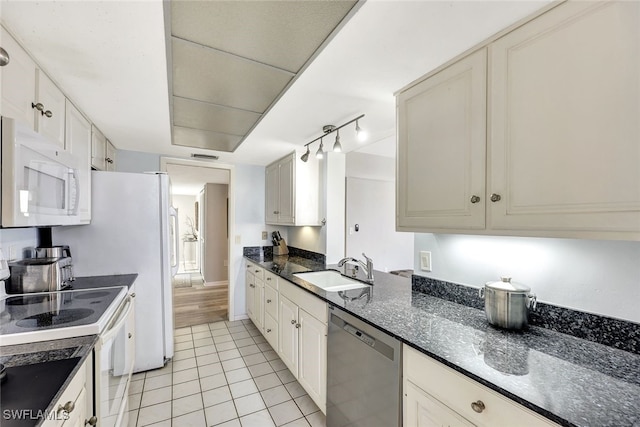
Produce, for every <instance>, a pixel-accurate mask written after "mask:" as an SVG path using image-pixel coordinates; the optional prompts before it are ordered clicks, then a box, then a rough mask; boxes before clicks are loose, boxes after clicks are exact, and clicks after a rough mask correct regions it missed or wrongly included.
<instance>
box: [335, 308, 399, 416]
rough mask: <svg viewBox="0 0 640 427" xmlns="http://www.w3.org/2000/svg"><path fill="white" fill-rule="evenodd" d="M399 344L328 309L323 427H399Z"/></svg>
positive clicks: (340, 311) (385, 335)
mask: <svg viewBox="0 0 640 427" xmlns="http://www.w3.org/2000/svg"><path fill="white" fill-rule="evenodd" d="M401 352H402V346H401V345H400V341H398V340H397V339H395V338H393V337H391V336H389V335H387V334H385V333H384V332H382V331H380V330H379V329H377V328H375V327H373V326H371V325H368V324H366V323H365V322H363V321H361V320H359V319H357V318H355V317H354V316H352V315H350V314H348V313H347V312H345V311H344V310H341V309H340V308H338V307H334V306H329V337H328V341H327V427H346V426H350V427H396V426H401V425H402V408H401V404H400V402H402V400H401V392H402V390H401V387H402V383H401V360H402V353H401Z"/></svg>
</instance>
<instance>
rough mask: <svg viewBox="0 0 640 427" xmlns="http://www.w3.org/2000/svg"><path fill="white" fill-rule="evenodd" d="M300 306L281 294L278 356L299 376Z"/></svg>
mask: <svg viewBox="0 0 640 427" xmlns="http://www.w3.org/2000/svg"><path fill="white" fill-rule="evenodd" d="M297 324H298V306H297V305H295V304H294V303H292V302H291V301H289V300H288V299H287V298H286V297H284V296H282V295H280V309H279V310H278V356H280V359H282V361H283V362H284V364H285V365H287V367H288V368H289V370H290V371H291V373H292V374H293V376H294V377H296V378H298V328H296V325H297Z"/></svg>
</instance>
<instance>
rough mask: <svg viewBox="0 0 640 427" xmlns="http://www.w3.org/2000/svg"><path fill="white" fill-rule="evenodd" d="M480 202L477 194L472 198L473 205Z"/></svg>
mask: <svg viewBox="0 0 640 427" xmlns="http://www.w3.org/2000/svg"><path fill="white" fill-rule="evenodd" d="M478 202H480V197H479V196H476V195H475V194H474V195H473V196H471V203H478Z"/></svg>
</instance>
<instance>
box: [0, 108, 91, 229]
mask: <svg viewBox="0 0 640 427" xmlns="http://www.w3.org/2000/svg"><path fill="white" fill-rule="evenodd" d="M1 157H2V180H1V181H2V226H3V227H26V226H48V225H73V224H79V223H80V215H79V213H78V202H79V196H80V188H79V186H80V182H79V178H78V171H77V167H78V164H79V162H78V159H77V158H76V157H75V156H73V155H72V154H70V153H68V152H66V151H63V150H61V149H60V148H59V147H58V146H56V145H55V144H54V143H52V142H50V141H47V140H46V139H45V138H44V137H43V136H42V135H40V134H38V133H36V132H34V131H32V130H31V129H29V128H28V127H26V126H25V125H23V124H21V123H19V122H16V121H14V120H12V119H9V118H6V117H3V118H2V156H1Z"/></svg>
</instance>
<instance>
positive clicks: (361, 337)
mask: <svg viewBox="0 0 640 427" xmlns="http://www.w3.org/2000/svg"><path fill="white" fill-rule="evenodd" d="M343 328H344V330H345V331H347V332H349V333H350V334H351V335H353V336H354V337H356V338H358V339H359V340H360V341H362V342H363V343H365V344H367V345H368V346H370V347H373V346H375V345H376V340H375V338H373V337H370V336H369V335H367V334H365V333H364V332H362V331H361V330H360V329H358V328H354V327H353V326H351V325H350V324H348V323H345V325H344V327H343Z"/></svg>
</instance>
